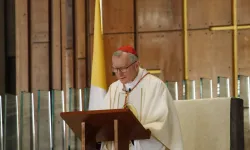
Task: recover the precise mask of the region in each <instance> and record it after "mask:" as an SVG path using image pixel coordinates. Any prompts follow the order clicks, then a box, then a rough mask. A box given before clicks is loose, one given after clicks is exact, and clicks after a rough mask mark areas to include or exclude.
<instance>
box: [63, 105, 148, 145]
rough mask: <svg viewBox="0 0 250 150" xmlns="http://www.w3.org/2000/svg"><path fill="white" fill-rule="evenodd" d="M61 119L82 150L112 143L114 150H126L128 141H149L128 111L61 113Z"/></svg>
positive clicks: (141, 127)
mask: <svg viewBox="0 0 250 150" xmlns="http://www.w3.org/2000/svg"><path fill="white" fill-rule="evenodd" d="M61 117H62V118H63V120H64V121H65V122H66V123H67V124H68V126H69V127H70V128H71V129H72V131H73V132H74V133H75V135H76V136H77V137H78V138H80V139H81V142H82V144H81V145H82V150H95V149H96V142H104V141H114V143H115V149H116V150H128V149H129V142H130V140H139V139H149V138H150V134H151V132H150V131H149V130H146V129H145V128H144V127H143V126H142V124H141V123H140V122H139V121H138V120H137V118H136V117H135V116H134V115H133V113H132V112H131V111H130V110H129V109H112V110H94V111H75V112H62V113H61Z"/></svg>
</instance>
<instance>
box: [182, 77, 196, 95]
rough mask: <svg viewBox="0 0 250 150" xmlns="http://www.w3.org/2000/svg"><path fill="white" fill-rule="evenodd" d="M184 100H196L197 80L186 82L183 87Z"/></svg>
mask: <svg viewBox="0 0 250 150" xmlns="http://www.w3.org/2000/svg"><path fill="white" fill-rule="evenodd" d="M183 90H184V91H183V96H184V99H196V82H195V80H185V81H184V85H183Z"/></svg>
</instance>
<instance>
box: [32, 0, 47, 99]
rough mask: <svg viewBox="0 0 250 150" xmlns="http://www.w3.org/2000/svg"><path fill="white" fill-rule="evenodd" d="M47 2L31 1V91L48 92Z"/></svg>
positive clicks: (45, 0) (40, 0)
mask: <svg viewBox="0 0 250 150" xmlns="http://www.w3.org/2000/svg"><path fill="white" fill-rule="evenodd" d="M48 4H49V1H48V0H31V1H30V7H31V8H30V9H31V14H30V17H31V18H30V19H31V26H30V28H31V30H30V31H31V34H30V35H31V41H30V47H31V90H32V92H34V94H35V95H36V93H37V90H49V5H48ZM35 98H36V96H35Z"/></svg>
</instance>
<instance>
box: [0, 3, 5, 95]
mask: <svg viewBox="0 0 250 150" xmlns="http://www.w3.org/2000/svg"><path fill="white" fill-rule="evenodd" d="M4 14H5V13H4V0H0V22H1V23H0V56H1V59H0V72H1V74H0V95H1V96H4V95H3V94H4V92H5V57H4V56H5V35H4V30H5V28H4V24H5V21H4Z"/></svg>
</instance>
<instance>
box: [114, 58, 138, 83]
mask: <svg viewBox="0 0 250 150" xmlns="http://www.w3.org/2000/svg"><path fill="white" fill-rule="evenodd" d="M112 64H113V65H112V68H113V72H114V73H115V75H116V77H117V79H118V80H120V81H121V83H123V84H126V83H129V82H131V81H133V80H134V79H135V77H136V75H137V72H138V68H139V65H138V62H137V61H136V62H131V61H130V59H129V55H128V53H122V55H120V56H113V57H112Z"/></svg>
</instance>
